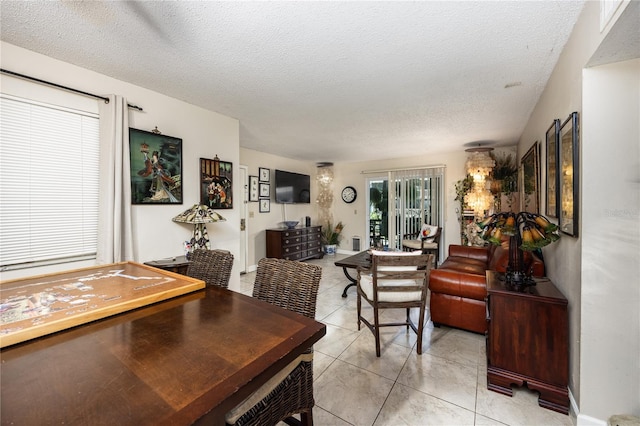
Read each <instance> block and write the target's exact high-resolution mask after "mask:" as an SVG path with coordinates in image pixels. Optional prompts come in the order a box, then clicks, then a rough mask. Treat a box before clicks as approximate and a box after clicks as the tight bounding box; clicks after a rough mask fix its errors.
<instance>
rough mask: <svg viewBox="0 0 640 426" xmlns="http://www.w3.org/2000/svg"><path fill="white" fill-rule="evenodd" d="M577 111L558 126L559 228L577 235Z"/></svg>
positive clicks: (578, 153)
mask: <svg viewBox="0 0 640 426" xmlns="http://www.w3.org/2000/svg"><path fill="white" fill-rule="evenodd" d="M578 135H579V129H578V113H577V112H573V113H571V115H569V117H568V118H567V119H566V120H565V121H564V123H562V126H561V127H560V137H559V139H560V148H559V151H560V158H559V162H558V164H559V165H560V168H559V170H558V173H559V175H560V230H561V231H562V232H564V233H565V234H567V235H571V236H574V237H577V236H578V223H579V222H578V212H579V208H578V206H579V205H578V175H579V173H578V171H579V165H578V161H579V155H580V150H579V146H578V143H579V138H578Z"/></svg>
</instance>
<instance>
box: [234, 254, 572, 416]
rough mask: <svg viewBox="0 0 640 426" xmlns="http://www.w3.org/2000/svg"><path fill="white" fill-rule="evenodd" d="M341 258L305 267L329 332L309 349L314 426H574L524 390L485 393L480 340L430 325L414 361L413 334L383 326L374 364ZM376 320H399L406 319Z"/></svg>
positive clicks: (247, 284)
mask: <svg viewBox="0 0 640 426" xmlns="http://www.w3.org/2000/svg"><path fill="white" fill-rule="evenodd" d="M343 257H346V255H342V254H337V255H335V256H325V257H324V259H314V260H310V261H308V262H309V263H313V264H317V265H319V266H321V267H322V280H321V282H320V289H319V292H318V300H317V309H316V319H317V320H318V321H322V322H323V323H324V324H326V326H327V334H326V336H325V337H323V338H322V340H320V341H319V342H318V343H317V344H316V345H315V346H314V349H315V354H314V394H315V399H316V406H315V407H314V409H313V417H314V424H315V425H318V426H324V425H336V426H339V425H358V426H360V425H362V426H365V425H366V426H369V425H420V426H421V425H478V426H480V425H482V426H485V425H568V426H569V425H575V424H576V419H575V415H573V414H572V415H569V416H566V415H563V414H559V413H556V412H554V411H551V410H548V409H545V408H541V407H539V406H538V396H537V393H535V392H532V391H529V390H528V389H526V388H523V389H521V388H514V395H513V397H511V398H510V397H508V396H505V395H501V394H499V393H496V392H493V391H489V390H488V389H487V376H486V369H487V361H486V355H485V342H484V336H481V335H479V334H475V333H470V332H466V331H462V330H457V329H453V328H448V327H441V328H434V327H433V324H432V323H431V321H429V322H428V324H427V326H426V329H425V335H424V338H423V353H422V355H417V354H416V349H415V345H416V335H415V333H413V332H412V331H410V332H408V333H407V331H406V329H405V328H404V327H387V328H383V329H382V342H381V345H382V353H381V357H380V358H377V357H376V356H375V341H374V338H373V335H372V333H371V332H370V331H369V330H368V329H367V328H366V327H365V326H364V325H363V326H362V330H360V331H358V325H357V319H356V296H355V287H352V288H350V289H349V291H348V297H347V298H342V291H343V289H344V287H345V285H346V284H348V281H347V279H346V278H345V276H344V274H343V272H342V268H339V267H337V266H335V265H334V264H333V262H335V261H336V260H337V259H340V258H343ZM254 280H255V272H253V273H248V274H245V275H242V277H241V280H240V281H241V289H240V291H241V292H242V293H245V294H249V295H250V294H251V291H252V289H253V281H254ZM365 305H366V303H365V304H363V306H365ZM366 306H367V309H369V310H370V311H371V308H369V307H368V305H366ZM381 315H384V316H385V317H386V318H387V319H388V318H391V317H392V316H394V315H397V316H398V317H399V319H400V320H403V315H404V312H403V310H387V311H385V312H384V313H383V314H381ZM427 317H429V315H427Z"/></svg>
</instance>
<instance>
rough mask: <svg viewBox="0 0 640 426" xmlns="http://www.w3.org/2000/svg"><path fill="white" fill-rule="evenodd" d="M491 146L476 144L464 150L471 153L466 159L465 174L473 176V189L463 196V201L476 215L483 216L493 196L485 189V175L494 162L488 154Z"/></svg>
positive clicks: (489, 206)
mask: <svg viewBox="0 0 640 426" xmlns="http://www.w3.org/2000/svg"><path fill="white" fill-rule="evenodd" d="M491 151H493V148H490V147H483V146H480V145H479V146H477V147H474V148H468V149H466V150H465V152H469V153H471V155H470V156H469V158H468V159H467V164H466V167H467V174H469V175H471V176H472V177H473V189H472V190H471V191H470V192H469V193H467V195H465V196H464V202H465V203H466V205H467V206H469V208H471V209H473V211H474V213H475V215H476V216H483V215H484V214H485V211H487V210H489V209H490V208H491V206H492V205H493V201H494V197H493V195H492V194H491V192H490V191H489V190H487V177H488V176H489V174H491V170H492V169H493V167H494V166H495V165H496V162H495V161H494V159H493V158H491V156H490V155H489V152H491Z"/></svg>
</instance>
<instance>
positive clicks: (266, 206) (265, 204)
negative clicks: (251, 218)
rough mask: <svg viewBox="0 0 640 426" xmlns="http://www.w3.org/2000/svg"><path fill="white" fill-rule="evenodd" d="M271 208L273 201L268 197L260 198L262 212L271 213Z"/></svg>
mask: <svg viewBox="0 0 640 426" xmlns="http://www.w3.org/2000/svg"><path fill="white" fill-rule="evenodd" d="M270 210H271V201H270V200H269V199H268V198H263V199H261V200H260V213H269V211H270Z"/></svg>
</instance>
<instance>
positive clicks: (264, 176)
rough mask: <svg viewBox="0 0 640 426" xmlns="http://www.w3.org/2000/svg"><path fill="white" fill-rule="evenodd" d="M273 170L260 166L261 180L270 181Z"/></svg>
mask: <svg viewBox="0 0 640 426" xmlns="http://www.w3.org/2000/svg"><path fill="white" fill-rule="evenodd" d="M270 172H271V170H269V169H266V168H264V167H260V168H259V173H258V175H259V176H260V182H267V183H268V182H269V180H270V178H271V173H270Z"/></svg>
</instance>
